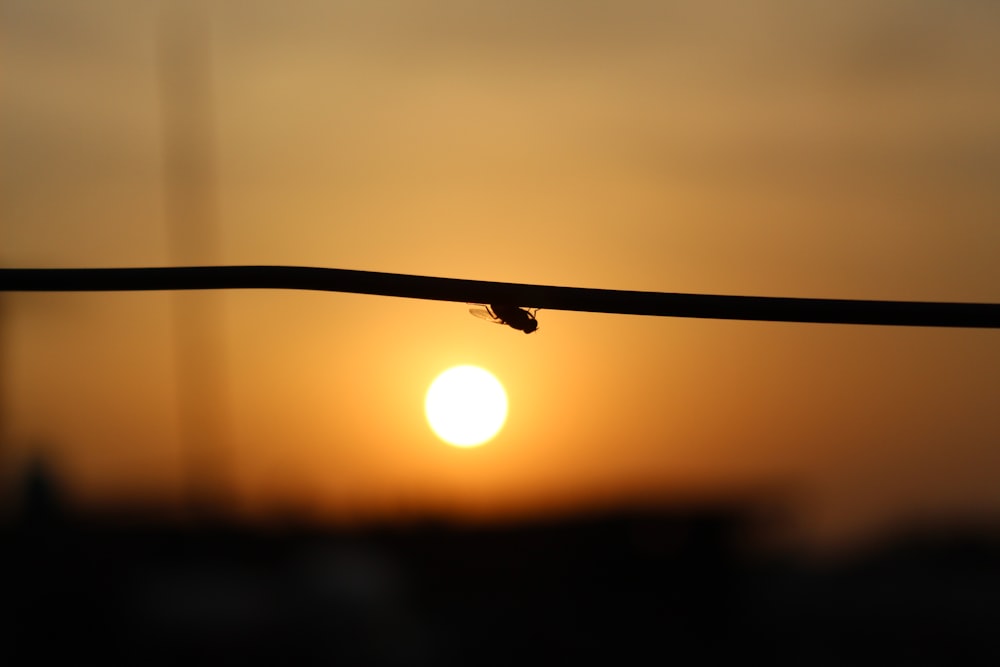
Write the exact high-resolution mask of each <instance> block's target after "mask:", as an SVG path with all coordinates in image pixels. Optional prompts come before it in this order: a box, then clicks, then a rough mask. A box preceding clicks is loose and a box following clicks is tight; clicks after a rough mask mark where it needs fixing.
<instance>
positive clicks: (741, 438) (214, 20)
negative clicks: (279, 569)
mask: <svg viewBox="0 0 1000 667" xmlns="http://www.w3.org/2000/svg"><path fill="white" fill-rule="evenodd" d="M198 6H203V7H206V8H207V9H205V10H204V14H205V18H206V20H207V21H208V22H209V24H210V25H211V28H212V41H211V63H210V64H211V69H210V75H211V82H212V88H211V100H212V107H211V110H212V123H213V131H214V142H213V145H212V146H211V151H212V153H213V155H214V158H215V176H216V179H217V185H218V187H217V190H216V196H217V201H216V204H217V210H218V216H217V224H218V230H219V234H220V237H221V250H220V252H219V257H218V258H217V262H218V263H226V264H296V265H312V266H332V267H340V268H352V269H368V270H377V271H392V272H403V273H417V274H426V275H438V276H448V277H462V278H474V279H483V280H503V281H511V282H531V283H549V284H559V285H573V286H582V287H603V288H618V289H640V290H662V291H690V292H707V293H730V294H759V295H777V296H816V297H841V298H873V299H915V300H947V301H992V302H996V301H1000V265H998V263H997V262H996V257H997V253H998V249H1000V224H998V222H997V221H998V220H1000V216H998V213H1000V190H998V189H997V187H996V186H997V182H998V181H997V178H998V176H1000V85H998V84H1000V64H998V63H1000V9H998V8H996V7H994V6H993V5H991V4H990V3H981V2H973V1H971V0H958V1H955V2H947V3H945V2H934V1H932V0H921V1H920V2H912V1H906V2H904V1H903V0H876V1H875V2H871V1H867V0H866V1H864V2H862V1H860V0H856V1H849V2H839V3H829V4H822V5H821V4H818V3H798V2H793V1H792V0H766V1H765V2H760V3H752V7H751V6H750V5H748V4H747V3H742V2H739V1H738V0H718V1H715V2H694V1H693V0H692V1H689V2H686V1H679V2H675V3H659V2H634V1H633V2H629V1H626V2H621V1H616V2H608V3H577V2H565V1H559V2H552V3H538V2H513V3H512V2H495V3H491V2H482V1H477V2H468V3H464V2H459V1H457V0H430V1H428V2H424V3H411V2H402V1H398V0H385V1H384V2H370V3H369V2H364V3H351V2H345V3H339V2H328V1H322V2H320V1H318V0H317V1H315V2H287V3H270V2H259V1H239V2H236V1H233V2H214V3H211V4H208V3H206V4H204V5H198ZM157 16H158V14H157V11H156V5H155V3H131V2H92V3H87V4H86V6H84V5H78V4H74V3H67V2H56V1H54V0H32V1H31V2H27V1H11V0H0V63H2V67H0V261H2V262H3V265H4V266H16V267H29V266H30V267H34V266H143V265H166V264H169V263H171V261H172V260H171V255H170V252H169V250H168V242H167V238H168V231H167V226H168V220H167V216H166V214H165V210H164V201H165V199H164V197H165V195H164V181H163V151H164V142H163V122H162V120H163V119H162V117H161V111H162V106H161V92H162V91H161V89H160V87H159V83H158V82H159V78H158V70H157V65H156V63H157V60H156V54H157V50H156V39H155V38H156V34H157V23H156V21H157ZM216 298H217V303H218V307H219V308H220V312H221V318H222V321H223V325H224V326H223V332H222V335H223V337H224V342H225V355H224V358H223V359H222V361H221V363H222V368H223V369H224V374H225V380H226V382H225V387H226V391H227V399H226V402H225V406H224V407H225V409H224V411H222V412H220V414H221V415H224V423H225V427H226V429H227V433H228V437H227V442H226V443H225V444H224V447H223V448H222V452H223V454H224V460H225V475H224V479H223V480H222V481H221V482H220V484H221V485H222V487H223V488H224V489H225V493H226V494H227V495H228V496H229V497H231V498H232V499H234V502H237V503H238V504H239V505H240V506H242V507H247V508H253V509H265V510H266V509H275V508H278V507H287V506H292V507H298V508H302V509H307V510H309V511H316V512H321V513H323V512H329V513H333V514H336V515H339V516H354V515H357V514H367V513H370V512H381V511H391V512H396V511H411V512H417V511H421V509H423V508H428V507H430V508H436V509H437V510H440V509H442V508H444V509H447V510H448V511H451V510H453V509H456V508H458V509H460V510H462V509H464V510H468V509H469V508H478V509H489V508H492V509H498V508H507V509H510V508H514V507H516V508H519V509H521V510H525V511H527V510H530V508H532V507H536V506H538V504H539V503H554V504H560V505H563V504H569V505H572V504H573V503H577V502H588V503H592V504H594V503H596V504H600V503H605V502H613V501H614V500H615V499H620V498H623V497H650V496H660V495H663V496H670V495H673V494H677V493H689V492H702V491H705V492H708V491H712V492H715V491H720V490H721V491H728V490H732V489H738V488H747V487H757V486H760V485H765V486H770V485H772V484H773V485H778V486H779V487H780V488H782V489H785V490H787V491H788V493H789V494H790V496H789V497H790V499H792V500H794V503H795V504H794V507H795V509H796V511H797V512H798V514H797V516H798V517H799V519H800V521H801V523H802V526H803V527H804V528H805V529H806V531H807V532H808V533H809V534H810V535H814V536H827V537H829V536H838V535H847V534H856V533H858V531H864V530H870V529H877V528H878V527H879V526H881V525H882V524H883V523H884V522H887V521H896V520H913V519H916V518H920V517H952V516H959V515H964V514H968V513H983V512H986V513H992V514H994V515H995V514H996V513H997V512H998V511H1000V487H998V486H997V484H996V479H995V471H996V470H998V469H1000V446H998V445H1000V411H998V410H997V409H996V405H997V403H998V399H1000V354H998V350H1000V332H996V331H962V330H954V331H948V330H931V329H892V328H880V327H837V326H825V325H796V324H767V323H739V322H716V321H693V320H691V321H689V320H677V319H656V318H643V317H625V316H609V315H588V314H580V313H560V312H545V311H543V312H542V313H541V314H540V316H539V317H540V321H541V325H542V326H541V330H540V332H539V333H538V334H537V335H532V336H530V337H526V336H523V335H521V334H517V333H515V332H513V331H511V330H509V329H507V330H505V329H503V328H501V327H491V326H488V325H486V324H484V323H483V322H482V321H480V320H477V319H475V318H473V317H470V316H468V314H467V313H466V308H465V307H463V306H462V305H460V304H446V303H429V302H417V301H408V300H396V299H385V298H379V297H366V296H356V295H340V294H312V293H309V294H306V293H293V292H264V291H261V292H239V293H237V292H229V293H225V294H218V295H217V297H216ZM172 299H173V297H172V296H171V295H167V294H153V293H150V294H141V293H138V294H76V295H61V294H34V295H30V294H17V295H10V296H8V297H6V299H5V304H6V310H7V317H6V320H5V321H4V322H3V323H2V326H3V327H5V332H4V333H3V335H2V336H0V339H6V357H5V362H4V363H5V364H6V368H5V370H4V373H3V376H2V380H3V382H4V383H5V394H0V395H4V396H5V397H4V402H5V405H4V406H3V409H4V412H3V419H4V421H3V423H2V424H0V428H2V429H3V433H2V434H0V435H2V437H3V440H4V442H6V443H7V444H6V448H7V456H8V457H10V459H11V460H14V461H19V460H23V458H24V456H25V455H26V452H27V451H29V449H30V448H32V447H36V446H38V445H37V443H46V447H47V448H48V450H49V451H50V452H51V456H52V457H53V458H54V460H55V461H56V463H57V464H58V466H59V469H60V471H62V472H63V474H64V475H65V476H66V478H67V480H68V481H69V483H70V484H71V485H72V489H73V491H74V493H75V494H77V495H78V496H79V497H80V498H83V499H88V500H114V499H116V498H131V497H135V496H142V495H146V496H155V497H162V498H171V497H176V496H177V494H178V493H179V490H180V489H181V488H182V485H183V482H184V480H185V479H187V478H188V476H189V475H190V474H191V471H190V470H187V469H185V465H184V461H185V458H184V454H183V445H182V443H181V438H180V435H179V431H178V426H177V423H176V418H175V415H176V386H175V366H174V356H173V354H174V352H173V347H172V344H171V334H172V328H171V326H172V325H171V313H172V310H171V304H172V303H173V301H172ZM459 363H474V364H479V365H482V366H484V367H486V368H489V369H491V370H492V371H493V372H494V373H495V374H496V375H497V376H498V377H499V378H500V380H501V381H502V382H503V383H504V384H505V385H506V387H507V391H508V395H509V398H510V416H509V421H508V424H507V427H506V428H505V430H504V431H502V432H501V434H500V435H499V436H498V437H497V438H496V439H495V440H494V441H493V442H492V443H490V444H489V445H487V446H485V447H483V448H480V449H476V450H471V451H459V450H454V449H451V448H448V447H446V446H444V445H442V444H441V443H439V442H438V441H437V440H436V439H435V438H434V436H433V434H432V433H431V432H430V431H429V429H428V428H427V426H426V424H425V422H424V419H423V415H422V401H423V393H424V391H425V390H426V387H427V385H428V384H429V383H430V381H431V380H432V379H433V377H434V376H435V375H436V374H437V373H438V372H440V371H441V370H443V369H444V368H446V367H448V366H450V365H455V364H459Z"/></svg>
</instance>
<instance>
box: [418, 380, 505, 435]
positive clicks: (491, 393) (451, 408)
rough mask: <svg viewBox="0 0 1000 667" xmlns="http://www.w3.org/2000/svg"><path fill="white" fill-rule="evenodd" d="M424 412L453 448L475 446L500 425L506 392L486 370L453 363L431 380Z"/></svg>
mask: <svg viewBox="0 0 1000 667" xmlns="http://www.w3.org/2000/svg"><path fill="white" fill-rule="evenodd" d="M424 411H425V412H426V413H427V421H428V423H429V424H430V425H431V428H432V429H433V430H434V433H436V434H437V436H438V437H439V438H441V439H442V440H444V441H445V442H447V443H448V444H450V445H455V446H456V447H475V446H476V445H481V444H483V443H484V442H486V441H487V440H489V439H490V438H492V437H493V436H495V435H496V434H497V432H498V431H499V430H500V427H502V426H503V422H504V420H505V419H506V418H507V394H506V392H504V390H503V385H501V384H500V381H499V380H497V379H496V378H495V377H493V375H492V374H491V373H490V372H489V371H485V370H483V369H482V368H479V367H477V366H455V367H454V368H449V369H448V370H446V371H445V372H443V373H441V375H438V376H437V378H436V379H435V380H434V382H432V383H431V386H430V388H429V389H428V390H427V398H426V400H425V401H424Z"/></svg>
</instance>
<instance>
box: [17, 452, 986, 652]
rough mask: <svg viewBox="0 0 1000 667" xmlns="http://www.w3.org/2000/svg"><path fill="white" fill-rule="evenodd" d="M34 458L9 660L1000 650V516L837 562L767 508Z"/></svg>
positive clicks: (21, 529)
mask: <svg viewBox="0 0 1000 667" xmlns="http://www.w3.org/2000/svg"><path fill="white" fill-rule="evenodd" d="M57 491H58V489H57V488H55V486H54V485H53V484H52V482H51V480H50V479H49V478H48V477H47V476H46V473H45V469H44V467H41V466H35V467H34V468H33V469H32V470H31V471H30V472H29V474H28V476H27V478H26V480H25V483H24V484H23V485H22V493H21V499H20V503H19V505H18V509H17V511H15V512H14V513H13V514H12V515H11V516H10V518H9V520H8V521H7V523H6V524H5V525H4V526H3V529H2V542H0V545H2V550H0V580H2V590H3V591H4V593H3V608H4V610H5V612H6V614H5V615H6V616H7V619H8V620H7V621H6V622H5V623H4V624H3V625H2V628H3V629H2V631H0V632H2V636H0V664H4V665H22V664H48V663H50V662H51V661H53V660H55V659H57V658H59V657H61V656H69V657H71V658H72V660H73V662H74V663H86V664H154V665H156V664H164V665H166V664H171V665H175V664H179V663H180V662H181V661H188V660H196V661H197V662H198V663H199V664H201V663H208V662H212V663H216V664H240V665H270V664H306V665H310V664H351V665H460V664H461V665H467V664H497V665H499V664H504V665H506V664H512V663H518V664H525V663H527V664H534V663H543V662H544V663H552V662H559V663H561V664H565V663H568V662H577V661H579V662H583V661H587V662H588V663H593V662H595V661H599V662H604V663H614V664H629V663H636V662H639V661H640V660H641V661H642V662H644V663H647V662H649V663H654V664H655V663H665V662H667V661H670V660H672V661H677V660H683V661H685V662H691V663H693V662H697V663H699V664H705V663H708V664H712V663H716V662H721V661H737V660H739V661H745V660H748V659H751V660H755V661H756V660H760V661H767V663H770V664H787V665H800V664H808V665H816V664H820V665H823V664H852V665H874V664H880V665H881V664H906V665H939V664H963V665H968V664H984V665H985V664H991V665H995V664H1000V633H998V632H997V628H998V627H1000V625H998V621H1000V614H998V609H1000V539H997V535H998V533H997V531H993V532H989V531H987V532H983V531H975V532H972V533H955V534H951V535H947V536H945V535H941V534H934V533H925V534H923V535H918V536H916V537H914V538H910V539H901V540H898V541H896V542H893V543H887V544H884V545H882V546H881V547H880V548H878V549H877V550H873V551H870V552H868V553H866V554H864V555H861V556H857V557H855V558H853V559H849V560H841V561H839V562H837V563H835V564H830V563H827V564H825V565H820V564H817V563H815V562H810V561H808V560H807V559H805V558H803V557H795V556H791V555H788V554H785V555H782V554H781V553H775V552H773V551H772V552H767V551H763V552H762V551H759V550H754V549H753V548H751V545H752V544H753V542H752V540H748V539H747V538H748V537H752V532H753V528H754V521H755V519H754V512H753V508H751V507H747V506H741V505H738V504H737V505H731V506H729V505H719V506H685V507H676V508H673V509H664V510H662V511H657V512H628V513H624V512H623V513H620V514H608V515H601V516H597V515H591V516H579V517H575V518H566V519H561V520H554V519H553V520H544V521H543V520H538V521H534V522H530V523H521V524H506V525H492V526H480V527H458V526H449V525H444V524H440V523H437V524H434V523H425V524H414V523H410V524H408V525H405V526H403V525H400V526H388V525H383V526H379V527H370V528H365V529H354V530H331V529H329V528H326V529H323V528H318V527H301V526H300V527H296V528H292V527H289V526H285V527H282V528H279V529H275V528H270V529H265V528H260V527H258V528H251V527H247V526H237V525H226V524H219V523H216V524H214V525H212V526H211V527H208V526H206V525H204V524H202V525H199V526H191V525H183V524H178V523H176V522H170V521H165V520H156V519H154V518H153V517H148V516H147V517H137V516H132V517H130V518H127V517H124V516H110V515H102V516H95V515H90V516H80V515H73V514H71V513H70V512H69V511H68V509H67V508H66V507H65V506H64V505H62V503H60V502H59V494H58V492H57Z"/></svg>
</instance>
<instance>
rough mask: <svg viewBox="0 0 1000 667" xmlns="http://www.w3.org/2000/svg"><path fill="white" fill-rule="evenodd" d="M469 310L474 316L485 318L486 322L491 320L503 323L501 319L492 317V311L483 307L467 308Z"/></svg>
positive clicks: (494, 322)
mask: <svg viewBox="0 0 1000 667" xmlns="http://www.w3.org/2000/svg"><path fill="white" fill-rule="evenodd" d="M469 312H470V313H472V314H473V315H475V316H476V317H478V318H480V319H483V320H486V321H488V322H492V323H493V324H503V322H502V321H501V320H499V319H497V318H496V317H494V316H493V313H491V312H490V311H488V310H486V309H485V308H469Z"/></svg>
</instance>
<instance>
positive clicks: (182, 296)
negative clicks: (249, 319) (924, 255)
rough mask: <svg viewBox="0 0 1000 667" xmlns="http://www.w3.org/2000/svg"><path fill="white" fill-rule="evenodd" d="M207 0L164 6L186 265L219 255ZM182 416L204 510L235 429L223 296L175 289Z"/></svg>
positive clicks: (174, 216) (177, 206)
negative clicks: (228, 411) (228, 413)
mask: <svg viewBox="0 0 1000 667" xmlns="http://www.w3.org/2000/svg"><path fill="white" fill-rule="evenodd" d="M205 11H206V8H205V7H204V6H203V5H201V3H200V2H197V1H193V2H192V1H189V0H174V1H171V2H164V3H162V5H161V15H160V26H159V28H160V30H159V56H160V72H159V73H160V84H161V102H162V112H163V123H164V125H163V136H164V160H165V162H164V185H165V197H164V202H165V207H166V216H165V217H166V222H167V227H168V230H167V231H168V239H169V245H170V257H171V260H172V263H173V264H177V265H208V264H215V263H218V260H219V255H220V252H219V246H220V239H219V231H218V224H217V212H216V205H217V202H216V187H215V174H214V165H213V159H212V158H213V151H212V145H213V137H212V121H211V116H212V114H211V80H210V79H211V72H210V60H209V55H210V54H209V48H210V35H209V24H208V20H207V17H206V15H205ZM173 298H174V302H173V303H174V340H175V346H174V353H175V355H176V366H175V368H176V377H177V393H178V395H177V401H178V420H179V429H180V437H181V440H182V447H184V452H185V459H186V468H187V469H186V471H185V473H186V474H185V478H186V480H187V483H188V493H189V497H188V501H189V502H190V503H191V507H190V509H192V510H193V511H194V512H195V513H196V515H197V516H203V515H204V513H205V512H209V511H210V512H215V511H217V510H219V509H220V506H221V505H222V503H223V502H224V500H225V493H224V491H225V488H224V487H225V479H224V478H225V468H226V466H225V461H226V456H225V450H226V447H227V436H226V429H225V418H224V412H225V410H224V406H225V403H226V400H225V399H226V396H225V393H226V392H225V380H224V363H223V354H224V351H225V350H224V344H223V339H222V315H221V313H220V306H221V300H220V298H219V297H218V295H216V294H214V293H212V292H178V293H176V294H175V295H174V297H173Z"/></svg>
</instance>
